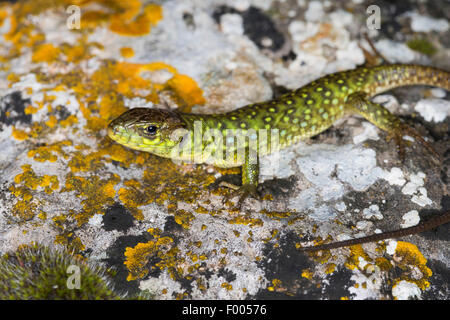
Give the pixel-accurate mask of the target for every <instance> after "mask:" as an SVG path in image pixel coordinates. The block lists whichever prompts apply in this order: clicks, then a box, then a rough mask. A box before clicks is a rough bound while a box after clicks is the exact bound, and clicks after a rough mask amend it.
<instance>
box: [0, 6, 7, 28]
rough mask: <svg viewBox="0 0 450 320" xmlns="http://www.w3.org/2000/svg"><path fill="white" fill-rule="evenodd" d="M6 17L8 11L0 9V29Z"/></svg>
mask: <svg viewBox="0 0 450 320" xmlns="http://www.w3.org/2000/svg"><path fill="white" fill-rule="evenodd" d="M7 17H8V11H6V10H3V9H0V27H1V26H2V25H3V21H5V20H6V18H7Z"/></svg>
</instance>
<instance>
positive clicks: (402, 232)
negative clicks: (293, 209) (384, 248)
mask: <svg viewBox="0 0 450 320" xmlns="http://www.w3.org/2000/svg"><path fill="white" fill-rule="evenodd" d="M448 222H450V211H447V212H446V213H444V214H443V215H440V216H437V217H434V218H431V219H429V220H428V221H425V222H422V223H420V224H418V225H416V226H413V227H409V228H404V229H398V230H394V231H387V232H383V233H379V234H374V235H371V236H367V237H362V238H356V239H350V240H344V241H338V242H332V243H326V244H321V245H318V246H311V247H303V248H300V249H299V250H300V251H317V250H329V249H336V248H341V247H348V246H354V245H357V244H362V243H367V242H375V241H380V240H385V239H393V238H400V237H404V236H408V235H411V234H417V233H421V232H424V231H427V230H431V229H434V228H436V227H438V226H440V225H443V224H445V223H448Z"/></svg>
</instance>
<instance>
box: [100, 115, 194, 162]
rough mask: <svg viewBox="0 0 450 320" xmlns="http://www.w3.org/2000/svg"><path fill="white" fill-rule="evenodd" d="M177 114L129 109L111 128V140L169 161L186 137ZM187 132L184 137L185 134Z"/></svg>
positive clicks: (183, 125)
mask: <svg viewBox="0 0 450 320" xmlns="http://www.w3.org/2000/svg"><path fill="white" fill-rule="evenodd" d="M185 128H186V124H185V123H184V121H183V119H182V118H181V117H180V116H179V114H178V113H176V112H173V111H168V110H162V109H148V108H135V109H130V110H128V111H126V112H124V113H123V114H122V115H120V116H119V117H118V118H116V119H114V120H113V121H112V122H111V123H110V124H109V125H108V136H109V137H110V138H111V139H112V140H114V141H116V142H118V143H120V144H122V145H124V146H126V147H129V148H131V149H135V150H141V151H147V152H150V153H153V154H156V155H158V156H161V157H170V153H171V151H172V149H173V148H175V147H177V146H178V144H179V143H180V142H181V140H182V139H183V135H184V134H185V133H186V130H185ZM183 131H184V134H183Z"/></svg>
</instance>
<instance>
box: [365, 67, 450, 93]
mask: <svg viewBox="0 0 450 320" xmlns="http://www.w3.org/2000/svg"><path fill="white" fill-rule="evenodd" d="M372 79H373V81H369V84H368V85H369V87H370V89H372V90H373V92H372V93H373V94H378V93H381V92H384V91H386V90H389V89H392V88H396V87H401V86H411V85H428V86H433V87H439V88H442V89H445V90H448V91H450V72H448V71H446V70H442V69H438V68H434V67H428V66H420V65H409V64H393V65H389V66H379V67H375V68H373V69H372ZM372 90H371V91H372Z"/></svg>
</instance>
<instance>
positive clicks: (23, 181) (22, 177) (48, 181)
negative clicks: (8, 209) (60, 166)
mask: <svg viewBox="0 0 450 320" xmlns="http://www.w3.org/2000/svg"><path fill="white" fill-rule="evenodd" d="M38 188H41V189H43V190H44V192H45V193H47V194H50V193H52V192H53V191H54V190H57V189H59V181H58V177H57V176H54V175H52V176H50V175H43V176H38V175H36V173H35V172H34V171H33V169H32V168H31V165H29V164H26V165H23V166H22V173H19V174H18V175H16V176H15V177H14V184H12V185H11V186H10V187H9V191H10V192H11V194H12V195H14V196H15V197H16V198H17V199H18V200H17V202H16V204H15V205H14V207H13V210H12V212H13V214H14V215H15V216H17V217H19V218H21V219H23V220H30V219H32V218H33V217H34V216H35V215H36V213H37V209H38V206H37V202H33V193H32V191H31V190H38Z"/></svg>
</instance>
